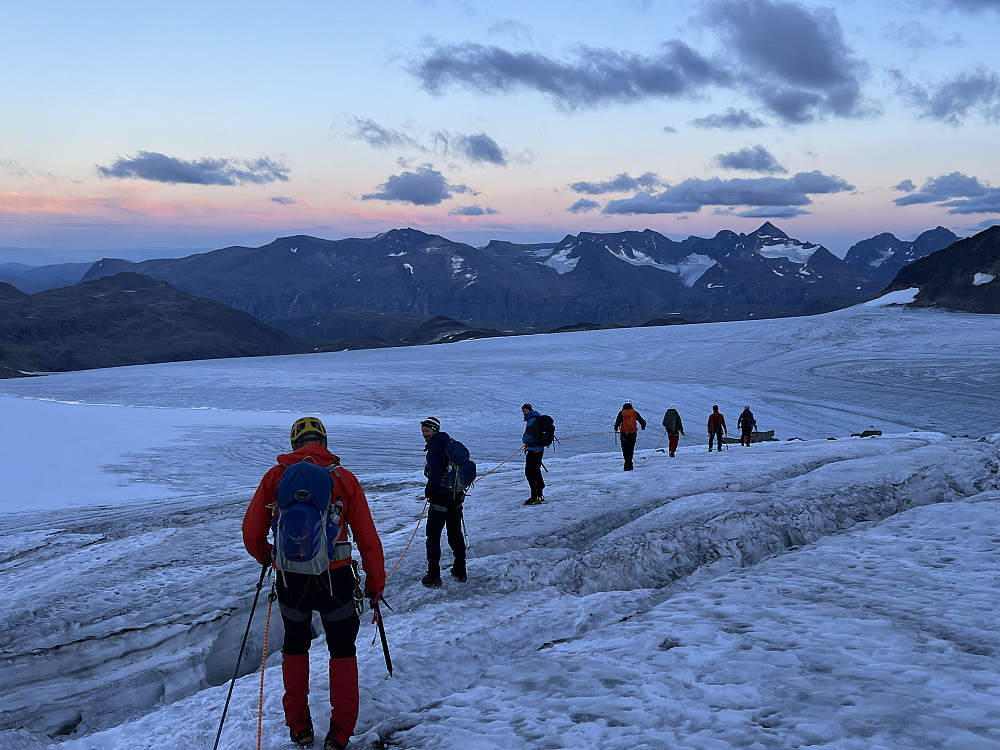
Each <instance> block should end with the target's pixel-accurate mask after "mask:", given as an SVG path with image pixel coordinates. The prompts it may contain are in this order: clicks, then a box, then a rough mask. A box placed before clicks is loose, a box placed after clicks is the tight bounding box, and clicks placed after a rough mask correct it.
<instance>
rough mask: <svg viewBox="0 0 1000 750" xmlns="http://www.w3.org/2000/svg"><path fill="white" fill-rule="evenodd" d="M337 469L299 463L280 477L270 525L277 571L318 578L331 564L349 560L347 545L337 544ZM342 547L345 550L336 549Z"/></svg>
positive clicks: (339, 503) (340, 503)
mask: <svg viewBox="0 0 1000 750" xmlns="http://www.w3.org/2000/svg"><path fill="white" fill-rule="evenodd" d="M339 466H340V464H336V463H335V464H331V465H330V466H327V467H323V466H317V465H316V464H314V463H312V462H310V461H300V462H298V463H296V464H292V465H291V466H289V467H288V468H286V469H285V471H284V473H283V474H282V475H281V480H280V481H279V482H278V493H277V499H278V503H277V505H278V507H277V514H276V515H275V516H274V519H273V520H272V521H271V530H272V532H273V534H274V551H273V555H274V565H275V567H276V568H277V569H278V570H281V571H285V572H289V573H304V574H306V575H319V574H320V573H322V572H324V571H325V570H326V569H327V568H329V567H330V563H331V562H333V561H334V560H341V559H347V558H348V557H350V555H351V552H350V546H351V545H350V542H341V543H340V544H338V543H337V537H339V536H340V525H341V521H342V518H343V515H344V501H343V499H342V498H339V497H338V498H336V499H334V498H333V487H334V478H335V477H336V476H337V468H338V467H339ZM344 545H346V550H343V549H340V548H341V547H342V546H344ZM344 552H346V554H344Z"/></svg>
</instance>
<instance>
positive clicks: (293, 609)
mask: <svg viewBox="0 0 1000 750" xmlns="http://www.w3.org/2000/svg"><path fill="white" fill-rule="evenodd" d="M331 587H332V589H333V593H332V594H331V593H330V589H331ZM277 589H278V607H279V609H280V610H281V621H282V623H283V624H284V626H285V640H284V642H283V644H282V646H281V650H282V651H283V652H284V653H286V654H307V653H309V643H310V642H311V641H312V613H313V612H314V611H315V612H319V614H320V617H321V618H322V620H323V630H324V631H325V633H326V645H327V647H328V648H329V649H330V658H331V659H344V658H347V657H351V656H354V655H355V654H356V651H355V647H354V641H355V639H356V638H357V636H358V628H360V627H361V620H359V619H358V613H357V612H356V611H355V609H354V574H353V573H352V572H351V569H350V567H349V566H347V565H345V566H342V567H340V568H337V569H336V570H331V571H328V572H327V573H321V574H319V575H316V576H310V575H304V574H302V573H283V572H281V571H278V572H277Z"/></svg>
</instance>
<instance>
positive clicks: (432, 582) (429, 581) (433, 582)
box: [420, 573, 441, 589]
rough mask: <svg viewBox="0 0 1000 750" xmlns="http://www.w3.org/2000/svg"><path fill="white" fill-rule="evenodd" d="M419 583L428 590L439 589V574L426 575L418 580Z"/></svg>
mask: <svg viewBox="0 0 1000 750" xmlns="http://www.w3.org/2000/svg"><path fill="white" fill-rule="evenodd" d="M420 582H421V583H422V584H424V586H426V587H427V588H429V589H439V588H441V574H440V573H428V574H427V575H425V576H424V577H423V578H421V579H420Z"/></svg>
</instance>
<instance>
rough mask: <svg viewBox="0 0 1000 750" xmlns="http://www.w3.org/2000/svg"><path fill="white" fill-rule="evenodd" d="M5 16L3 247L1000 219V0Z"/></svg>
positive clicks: (75, 251) (7, 11)
mask: <svg viewBox="0 0 1000 750" xmlns="http://www.w3.org/2000/svg"><path fill="white" fill-rule="evenodd" d="M0 27H2V28H3V29H4V30H5V33H4V44H3V46H2V47H0V62H2V65H3V69H4V70H5V71H6V72H5V74H4V76H2V77H0V97H2V101H3V103H4V117H3V118H0V247H20V248H40V249H49V250H58V251H60V252H61V257H63V258H64V259H72V258H75V257H79V259H80V260H89V259H91V256H92V251H94V250H95V249H101V250H116V249H120V250H126V249H136V248H142V249H148V250H150V251H155V252H151V253H149V254H150V255H177V254H182V253H184V252H185V251H193V250H202V249H211V248H215V247H223V246H228V245H235V244H243V245H260V244H264V243H266V242H268V241H270V240H271V239H273V238H275V237H278V236H284V235H290V234H312V235H316V236H321V237H326V238H330V239H336V238H341V237H349V236H370V235H373V234H377V233H378V232H382V231H386V230H387V229H392V228H395V227H405V226H411V227H416V228H419V229H422V230H424V231H428V232H434V233H439V234H443V235H445V236H447V237H449V238H452V239H456V240H461V241H466V242H472V243H484V242H486V241H487V240H488V239H493V238H495V239H506V240H511V241H543V240H555V239H559V238H561V237H562V236H563V235H565V234H567V233H577V232H580V231H601V232H611V231H621V230H625V229H644V228H650V229H654V230H656V231H659V232H662V233H664V234H667V235H669V236H671V237H675V238H678V237H686V236H688V235H691V234H696V235H701V236H711V235H713V234H715V233H716V232H717V231H719V230H721V229H732V230H734V231H742V232H748V231H752V230H753V229H755V228H756V227H758V226H759V225H760V224H762V223H763V222H764V221H766V220H770V221H772V222H773V223H775V224H777V225H778V226H779V227H781V228H782V229H784V230H785V231H786V232H787V233H788V234H790V235H792V236H794V237H797V238H799V239H802V240H808V241H812V242H820V243H823V244H824V245H826V246H827V247H828V248H830V249H831V250H833V251H834V252H835V253H837V254H840V255H843V253H844V252H845V251H846V250H847V248H848V247H849V246H850V245H851V244H853V243H854V242H857V241H858V240H861V239H864V238H866V237H870V236H872V235H874V234H877V233H879V232H883V231H888V232H892V233H894V234H896V235H897V236H899V237H901V238H904V239H910V238H912V237H913V236H915V235H916V234H918V233H919V232H921V231H923V230H925V229H929V228H932V227H934V226H937V225H939V224H940V225H943V226H946V227H948V228H950V229H952V230H953V231H955V232H956V233H958V234H960V235H969V234H973V233H975V232H977V231H979V230H980V229H982V228H984V227H986V226H989V225H991V224H994V223H997V222H998V221H1000V149H998V148H997V146H996V144H997V136H998V123H1000V72H998V63H997V61H996V60H997V58H996V45H995V40H996V39H997V38H998V36H1000V0H910V1H909V2H894V1H890V2H878V3H870V2H862V1H861V0H857V1H855V0H834V1H833V2H822V3H816V2H771V1H770V0H711V1H710V2H705V3H687V2H673V1H671V0H658V1H657V2H651V1H649V2H642V1H640V0H621V1H620V2H589V1H587V0H573V2H562V1H553V2H537V0H535V1H534V2H519V1H512V2H505V3H501V4H497V5H496V7H489V8H488V7H486V6H484V5H482V4H478V3H475V4H474V3H469V2H461V1H459V0H426V1H424V2H420V1H415V0H411V1H410V2H394V1H393V0H386V1H383V2H378V3H346V2H290V3H274V2H252V1H251V2H247V1H246V0H241V2H212V3H202V2H171V3H159V2H157V3H131V4H126V3H119V2H114V3H112V2H88V1H81V2H69V1H66V2H51V1H48V0H32V1H31V2H27V1H22V0H8V1H7V2H5V3H4V4H3V6H2V7H0ZM42 257H43V256H42V254H40V253H38V254H32V253H30V252H22V253H20V254H19V256H18V257H16V258H14V257H11V256H9V255H8V256H6V257H4V258H0V260H14V259H16V260H22V261H24V262H31V261H32V259H33V258H35V259H41V258H42ZM45 257H46V258H48V257H50V256H45Z"/></svg>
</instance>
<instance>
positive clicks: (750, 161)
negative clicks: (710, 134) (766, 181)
mask: <svg viewBox="0 0 1000 750" xmlns="http://www.w3.org/2000/svg"><path fill="white" fill-rule="evenodd" d="M713 161H714V162H715V163H716V164H717V165H719V166H720V167H722V168H724V169H745V170H748V171H752V172H767V173H768V174H785V173H786V172H787V171H788V170H787V169H785V168H784V167H783V166H781V165H780V164H779V163H778V160H777V159H775V158H774V157H773V156H772V155H771V153H770V152H769V151H768V150H767V149H766V148H764V147H763V146H754V147H753V148H741V149H740V150H739V151H730V152H729V153H726V154H717V155H716V156H715V158H714V159H713Z"/></svg>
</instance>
